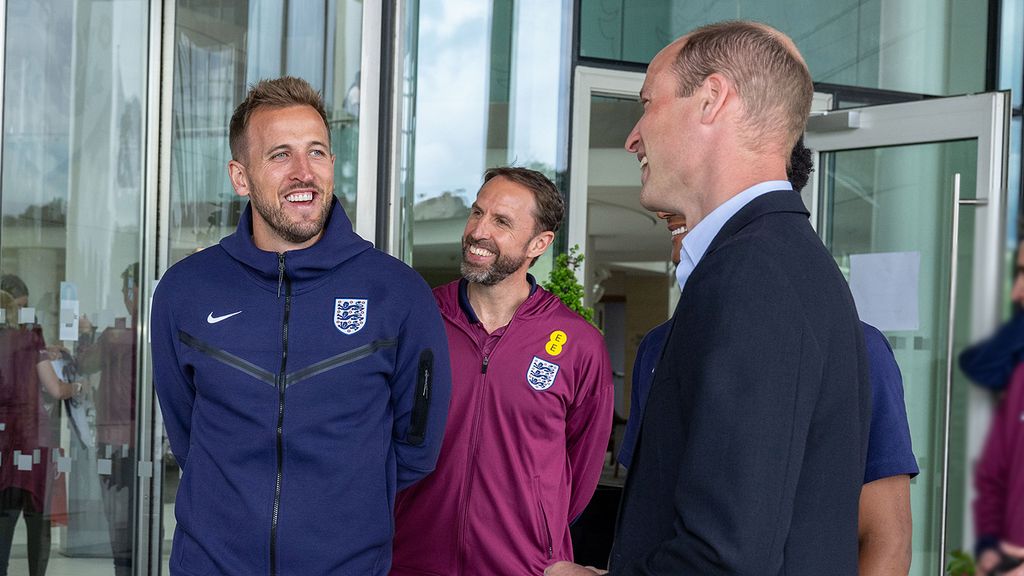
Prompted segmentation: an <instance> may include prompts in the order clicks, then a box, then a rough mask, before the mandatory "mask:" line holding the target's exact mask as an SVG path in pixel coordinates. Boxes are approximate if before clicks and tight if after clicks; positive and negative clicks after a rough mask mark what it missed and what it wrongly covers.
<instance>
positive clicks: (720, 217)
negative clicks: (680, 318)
mask: <svg viewBox="0 0 1024 576" xmlns="http://www.w3.org/2000/svg"><path fill="white" fill-rule="evenodd" d="M792 189H793V185H792V184H790V183H789V182H787V181H785V180H769V181H767V182H761V183H760V184H755V185H753V186H751V187H750V188H747V189H746V190H744V191H743V192H740V193H739V194H737V195H735V196H733V197H732V198H729V199H728V200H726V201H725V202H723V203H722V204H721V205H720V206H718V207H717V208H715V209H714V210H712V211H711V213H710V214H708V215H707V216H705V217H704V219H703V220H701V221H700V222H698V223H697V225H696V226H694V227H693V228H690V231H689V232H688V233H687V234H686V237H684V238H683V246H682V250H680V252H679V266H676V280H677V281H678V282H679V291H680V292H682V290H683V288H684V287H685V286H686V281H687V279H689V278H690V274H692V273H693V270H694V268H696V267H697V264H700V261H701V258H703V257H704V253H705V252H707V250H708V246H711V241H712V240H714V239H715V236H718V233H719V232H720V231H721V230H722V227H723V226H725V223H726V222H728V221H729V219H730V218H732V217H733V216H735V215H736V213H737V212H739V211H740V209H742V208H743V207H744V206H746V205H747V204H750V202H751V201H753V200H754V198H757V197H758V196H761V195H763V194H767V193H768V192H774V191H776V190H792Z"/></svg>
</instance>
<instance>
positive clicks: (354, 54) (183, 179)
mask: <svg viewBox="0 0 1024 576" xmlns="http://www.w3.org/2000/svg"><path fill="white" fill-rule="evenodd" d="M361 23H362V3H361V2H359V1H357V0H315V1H311V2H281V1H280V0H252V1H250V2H248V3H239V2H234V1H230V0H220V1H215V2H210V1H208V0H180V1H179V2H178V3H177V8H176V10H175V33H174V38H175V66H174V87H173V91H174V100H173V106H172V116H173V126H172V134H171V148H172V151H171V206H170V244H171V254H170V263H174V262H177V261H178V260H180V259H181V258H183V257H185V256H187V255H188V254H190V253H191V252H193V251H195V250H197V249H201V248H205V247H208V246H212V245H214V244H216V243H217V242H219V241H220V239H221V238H223V237H224V236H227V235H229V234H231V233H232V232H233V231H234V229H235V226H236V225H237V224H238V218H239V216H240V215H241V212H242V208H243V207H244V206H245V199H244V198H241V197H239V196H237V195H235V193H234V190H233V189H232V188H231V183H230V182H229V181H228V178H227V163H228V161H229V160H230V159H231V153H230V151H229V149H228V122H229V120H230V118H231V113H232V112H233V111H234V109H235V106H237V105H238V103H239V102H240V101H241V100H242V98H243V97H244V96H245V93H246V92H247V90H248V87H249V86H250V85H251V84H253V83H255V82H257V81H259V80H261V79H265V78H276V77H278V76H282V75H286V74H287V75H292V76H299V77H302V78H305V79H306V80H308V81H309V82H310V83H311V84H312V85H313V86H314V87H315V88H317V89H318V90H320V91H321V93H322V94H323V96H324V103H325V105H326V108H327V119H328V124H329V127H330V132H331V146H332V148H333V151H334V153H335V155H336V157H337V159H336V161H335V164H334V169H335V181H334V184H335V190H334V193H335V195H336V196H338V199H339V200H340V201H341V203H342V206H343V207H344V208H345V211H346V212H347V213H348V216H349V218H350V219H352V220H354V219H355V216H356V213H355V198H356V145H357V143H358V121H357V119H358V111H359V56H360V41H361V36H360V31H361Z"/></svg>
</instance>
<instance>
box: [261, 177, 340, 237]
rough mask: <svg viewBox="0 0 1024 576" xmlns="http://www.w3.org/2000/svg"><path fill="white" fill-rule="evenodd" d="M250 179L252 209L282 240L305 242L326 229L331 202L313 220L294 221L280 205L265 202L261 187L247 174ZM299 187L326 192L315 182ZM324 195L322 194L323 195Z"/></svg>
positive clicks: (326, 203)
mask: <svg viewBox="0 0 1024 576" xmlns="http://www.w3.org/2000/svg"><path fill="white" fill-rule="evenodd" d="M246 178H247V179H248V180H249V189H250V190H251V191H252V192H250V194H249V202H250V203H251V204H252V209H253V210H255V211H256V212H257V213H259V215H260V217H262V218H263V221H264V222H266V223H267V224H268V225H269V226H270V228H271V229H272V230H273V231H274V233H275V234H277V235H278V236H279V237H280V238H281V239H282V240H284V241H285V242H288V243H289V244H303V243H305V242H307V241H308V240H309V239H310V238H313V237H314V236H316V235H317V234H320V233H321V232H323V230H324V224H325V223H326V222H327V215H328V214H330V213H331V202H324V203H323V207H322V209H321V211H320V217H319V218H318V219H316V220H315V221H313V222H292V221H290V220H289V219H288V217H287V216H285V214H284V210H283V209H281V207H279V206H274V205H273V204H272V203H269V202H266V203H265V202H264V198H263V194H262V193H261V191H260V189H259V188H257V187H256V183H255V182H253V181H252V179H251V178H249V177H248V175H247V176H246ZM298 187H302V188H316V191H317V193H318V194H321V195H322V194H324V193H325V192H324V191H323V190H322V189H321V188H320V187H319V186H316V185H315V184H312V183H302V184H300V185H299V186H298ZM321 197H322V196H321Z"/></svg>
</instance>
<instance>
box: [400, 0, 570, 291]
mask: <svg viewBox="0 0 1024 576" xmlns="http://www.w3.org/2000/svg"><path fill="white" fill-rule="evenodd" d="M416 6H417V9H416V10H412V11H411V13H412V16H411V18H410V21H409V22H407V23H406V30H405V33H406V34H407V35H408V36H409V37H410V38H415V41H414V42H413V43H412V45H411V52H410V54H409V55H408V58H407V61H408V62H411V63H412V65H411V66H408V67H407V69H406V73H407V78H406V82H405V86H406V87H407V90H406V95H405V100H404V102H403V110H402V117H403V122H404V123H405V128H406V129H405V130H403V140H402V142H401V149H402V151H403V155H402V157H401V159H400V162H401V166H400V169H401V170H400V174H401V181H400V187H401V188H400V189H401V194H402V200H403V208H404V210H403V212H402V217H401V218H402V219H401V222H400V223H399V227H400V230H401V231H402V232H401V236H402V239H403V243H404V244H403V245H402V246H400V247H399V248H398V249H397V250H396V251H397V252H398V253H400V254H401V256H402V257H403V258H404V259H405V260H406V261H407V262H411V263H412V264H413V266H414V267H415V268H416V269H417V270H418V271H419V272H420V273H421V274H423V275H424V277H425V278H426V279H427V281H428V282H429V283H431V284H434V285H436V284H441V283H444V282H448V281H451V280H454V279H455V278H456V277H458V275H459V262H460V259H461V256H460V254H461V244H460V242H461V237H462V231H463V228H464V226H465V223H466V216H467V214H468V213H469V206H470V205H471V204H472V203H473V201H474V199H475V198H476V192H477V190H478V189H479V187H480V184H481V182H482V177H483V173H484V171H485V170H486V169H487V168H490V167H494V166H501V165H508V164H514V165H516V166H526V167H528V168H534V169H536V170H540V171H541V172H544V173H545V174H547V175H548V176H549V177H550V178H552V179H555V181H556V183H559V179H558V174H559V172H561V171H562V170H563V169H564V163H565V160H564V158H565V153H564V152H563V150H565V149H567V145H566V140H565V137H564V131H565V128H566V127H567V126H568V122H567V121H566V120H565V115H566V113H567V107H568V100H567V98H568V79H569V71H568V46H567V40H568V30H567V29H566V26H565V24H566V18H567V14H569V10H568V2H564V1H563V2H551V1H549V0H526V1H521V2H512V1H511V0H493V1H492V2H467V1H462V2H458V1H445V2H422V3H416ZM413 127H414V128H415V130H413ZM413 134H415V138H414V137H413ZM553 252H554V251H553V250H549V251H548V252H547V253H546V254H545V256H544V257H542V259H541V260H540V261H538V263H537V264H536V265H535V266H534V267H533V269H532V270H531V273H532V274H534V275H535V276H536V277H537V278H538V279H539V280H545V279H546V278H547V271H548V270H549V269H550V261H551V254H552V253H553Z"/></svg>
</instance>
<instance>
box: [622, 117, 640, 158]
mask: <svg viewBox="0 0 1024 576" xmlns="http://www.w3.org/2000/svg"><path fill="white" fill-rule="evenodd" d="M639 126H640V123H639V122H637V123H636V124H635V125H634V126H633V129H632V130H630V131H629V136H626V146H625V148H626V150H627V151H629V152H631V153H633V154H636V153H637V151H638V150H639V149H640V148H639V146H640V130H639V129H638V127H639Z"/></svg>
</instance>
